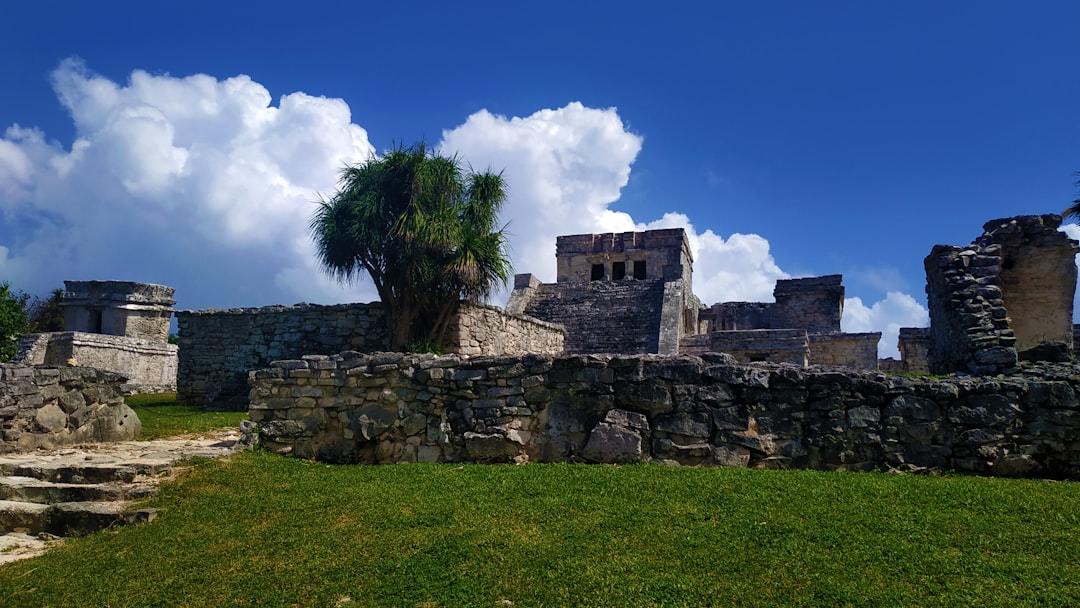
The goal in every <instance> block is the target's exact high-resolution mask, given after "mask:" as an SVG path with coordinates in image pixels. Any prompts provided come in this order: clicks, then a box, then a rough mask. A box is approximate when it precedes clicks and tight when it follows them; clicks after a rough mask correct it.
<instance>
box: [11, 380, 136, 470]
mask: <svg viewBox="0 0 1080 608" xmlns="http://www.w3.org/2000/svg"><path fill="white" fill-rule="evenodd" d="M125 382H126V378H124V377H123V376H121V375H119V374H115V373H112V372H107V371H102V370H99V369H93V368H88V367H61V368H55V367H41V366H28V365H0V453H7V452H25V451H29V450H34V449H37V448H46V449H52V448H57V447H62V446H66V445H74V444H79V443H94V442H106V441H130V440H132V439H135V437H137V436H138V434H139V431H140V430H141V428H142V427H141V425H140V423H139V418H138V416H136V415H135V412H133V411H132V410H131V408H129V407H128V406H127V405H125V404H124V398H123V394H124V393H123V389H124V384H125Z"/></svg>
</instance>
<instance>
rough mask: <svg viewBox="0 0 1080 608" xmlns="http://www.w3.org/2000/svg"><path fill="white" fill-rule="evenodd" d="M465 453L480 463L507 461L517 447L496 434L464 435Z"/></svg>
mask: <svg viewBox="0 0 1080 608" xmlns="http://www.w3.org/2000/svg"><path fill="white" fill-rule="evenodd" d="M464 438H465V451H466V452H467V453H468V455H469V457H470V458H474V459H476V460H478V461H480V462H494V461H508V460H509V459H510V458H512V457H513V456H514V455H516V454H517V450H518V448H517V446H516V445H514V444H513V443H511V442H510V441H508V440H507V439H506V438H505V437H504V436H502V435H498V434H482V433H465V435H464Z"/></svg>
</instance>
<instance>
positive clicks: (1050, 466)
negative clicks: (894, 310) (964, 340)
mask: <svg viewBox="0 0 1080 608" xmlns="http://www.w3.org/2000/svg"><path fill="white" fill-rule="evenodd" d="M1021 371H1022V372H1023V374H1022V375H1018V376H1015V377H1009V378H1003V377H1002V378H994V379H980V378H974V377H953V378H947V379H912V378H905V377H898V376H890V375H887V374H883V373H875V372H859V371H853V370H840V369H838V368H801V367H797V366H788V365H770V366H750V365H741V364H737V363H735V362H734V360H733V359H732V358H731V357H730V356H727V355H721V354H706V355H703V356H702V357H694V356H679V357H664V356H655V355H641V356H614V355H603V356H601V355H577V356H573V355H562V356H540V355H527V356H521V357H475V358H463V357H460V356H455V355H451V356H444V357H434V356H430V355H426V356H417V355H413V356H405V355H400V354H391V353H375V354H371V355H364V354H361V353H342V354H340V355H335V356H309V357H304V358H302V359H299V360H289V361H278V362H275V363H274V364H273V365H272V366H271V367H269V368H267V369H264V370H258V371H254V372H252V373H251V376H250V380H251V386H252V389H251V402H252V406H251V410H250V412H251V419H252V421H254V422H255V423H256V424H257V425H258V427H259V435H260V437H261V439H262V442H263V444H264V445H265V446H266V447H268V448H269V449H271V450H273V451H275V452H278V453H282V454H289V455H292V456H296V457H301V458H318V459H321V460H324V461H328V462H341V463H348V462H368V463H393V462H413V461H423V462H466V461H468V462H508V461H511V460H516V461H518V462H524V461H530V460H531V461H572V460H582V461H591V462H611V463H628V462H639V461H643V460H656V461H662V462H670V463H677V464H683V465H726V466H742V467H746V466H751V467H766V468H785V467H798V468H814V469H844V470H875V469H882V468H895V469H900V470H908V471H944V470H955V471H960V472H965V473H980V474H990V475H1003V476H1045V477H1067V478H1076V477H1077V476H1078V475H1080V411H1078V410H1080V406H1078V399H1077V390H1078V388H1080V376H1077V375H1076V373H1077V370H1076V369H1075V368H1073V367H1071V366H1060V365H1058V366H1055V365H1051V364H1038V365H1035V364H1025V366H1024V367H1021Z"/></svg>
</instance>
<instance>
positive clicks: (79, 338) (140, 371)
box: [15, 281, 177, 393]
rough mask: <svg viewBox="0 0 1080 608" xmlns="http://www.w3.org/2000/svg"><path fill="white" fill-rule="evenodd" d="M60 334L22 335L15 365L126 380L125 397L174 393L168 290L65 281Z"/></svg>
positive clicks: (174, 356)
mask: <svg viewBox="0 0 1080 608" xmlns="http://www.w3.org/2000/svg"><path fill="white" fill-rule="evenodd" d="M64 286H65V288H66V290H65V291H64V294H63V297H62V298H61V301H60V305H61V307H63V309H64V331H62V332H52V333H44V334H29V335H26V336H23V337H22V339H21V340H20V343H19V353H18V354H17V355H16V358H15V361H16V362H19V363H24V364H30V365H50V366H61V365H80V366H84V367H95V368H98V369H103V370H108V371H113V372H116V373H119V374H122V375H124V376H126V377H127V378H129V384H128V387H127V389H126V390H127V391H128V392H143V393H153V392H170V391H174V390H176V365H177V347H176V345H173V344H169V343H168V337H169V323H170V317H171V315H172V307H173V305H174V304H175V301H174V300H173V299H172V297H173V289H172V288H171V287H165V286H164V285H152V284H148V283H135V282H131V281H64Z"/></svg>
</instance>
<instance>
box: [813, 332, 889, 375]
mask: <svg viewBox="0 0 1080 608" xmlns="http://www.w3.org/2000/svg"><path fill="white" fill-rule="evenodd" d="M807 337H808V338H809V340H810V364H811V365H839V366H842V367H853V368H855V369H877V366H878V356H877V347H878V342H881V332H867V333H859V334H845V333H829V334H809V335H808V336H807Z"/></svg>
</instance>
